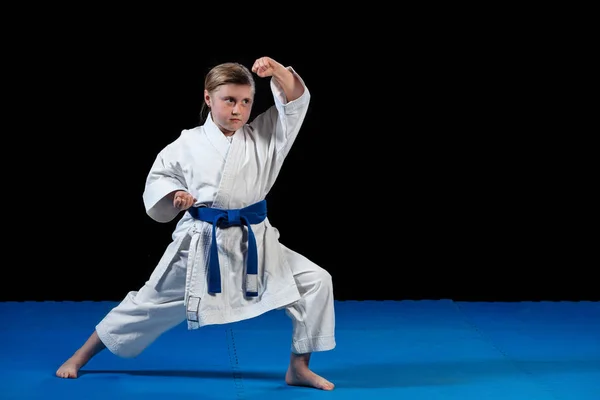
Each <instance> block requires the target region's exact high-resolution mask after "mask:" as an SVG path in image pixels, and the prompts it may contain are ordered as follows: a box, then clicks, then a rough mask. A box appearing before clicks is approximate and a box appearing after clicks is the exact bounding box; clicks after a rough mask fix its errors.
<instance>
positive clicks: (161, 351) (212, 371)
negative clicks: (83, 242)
mask: <svg viewBox="0 0 600 400" xmlns="http://www.w3.org/2000/svg"><path fill="white" fill-rule="evenodd" d="M114 305H116V303H113V302H4V303H0V399H2V400H4V399H45V400H51V399H80V400H88V399H89V400H92V399H110V400H119V399H124V400H125V399H127V400H135V399H143V400H151V399H168V400H176V399H206V400H216V399H219V400H220V399H235V400H239V399H256V400H260V399H281V400H288V399H289V400H293V399H332V400H333V399H365V400H370V399H377V400H384V399H402V400H411V399H425V400H437V399H460V400H470V399H473V400H484V399H494V400H495V399H498V400H500V399H501V400H520V399H524V400H525V399H526V400H546V399H548V400H550V399H552V400H557V399H560V400H599V399H600V303H598V302H515V303H493V302H490V303H482V302H480V303H478V302H472V303H471V302H455V301H451V300H421V301H338V302H336V307H337V308H336V318H337V320H336V327H337V334H336V336H337V348H336V349H335V350H333V351H330V352H325V353H316V354H314V355H313V357H312V360H311V367H312V369H313V370H314V371H315V372H317V373H319V374H321V375H323V376H324V377H326V378H327V379H329V380H331V381H332V382H334V383H335V384H336V389H335V390H334V391H332V392H325V391H319V390H315V389H309V388H302V387H290V386H287V385H286V384H285V382H284V375H285V371H286V368H287V364H288V361H289V349H290V339H291V323H290V320H289V319H288V318H287V316H286V315H285V314H284V313H283V311H273V312H270V313H267V314H265V315H262V316H260V317H258V318H256V319H253V320H248V321H243V322H239V323H236V324H231V325H219V326H209V327H205V328H202V329H200V330H195V331H188V330H187V329H186V326H185V324H181V325H179V326H177V327H176V328H174V329H173V330H171V331H169V332H167V333H166V334H164V335H163V336H162V337H160V338H159V339H158V341H156V342H155V343H154V344H152V346H150V347H149V348H148V349H147V350H146V351H145V352H143V353H142V354H141V355H140V356H139V357H137V358H134V359H120V358H118V357H116V356H114V355H113V354H111V353H110V352H108V351H104V352H102V353H100V354H98V355H97V356H96V357H95V358H94V359H92V361H91V362H90V363H89V364H88V365H87V366H86V367H84V368H83V369H82V373H81V376H80V377H79V378H78V379H59V378H56V377H55V375H54V373H55V371H56V369H57V368H58V367H59V366H60V364H62V362H63V361H64V360H66V358H68V357H69V356H70V355H71V354H72V353H73V351H75V350H76V348H77V347H79V346H80V345H81V344H82V343H83V341H84V340H85V339H86V338H87V337H88V336H89V334H90V333H91V329H93V327H94V326H95V324H96V323H97V322H98V320H99V319H101V318H102V317H103V316H104V314H105V313H106V312H107V311H108V310H110V308H112V307H113V306H114Z"/></svg>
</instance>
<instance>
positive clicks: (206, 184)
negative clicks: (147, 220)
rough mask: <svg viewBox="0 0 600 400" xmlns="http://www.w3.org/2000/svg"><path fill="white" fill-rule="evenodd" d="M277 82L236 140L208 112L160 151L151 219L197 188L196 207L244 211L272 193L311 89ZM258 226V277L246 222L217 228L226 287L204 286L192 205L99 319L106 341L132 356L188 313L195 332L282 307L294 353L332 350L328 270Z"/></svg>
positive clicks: (151, 186)
mask: <svg viewBox="0 0 600 400" xmlns="http://www.w3.org/2000/svg"><path fill="white" fill-rule="evenodd" d="M288 69H289V70H290V71H291V72H292V73H294V74H295V75H296V76H298V75H297V74H296V72H295V71H294V70H293V69H292V68H291V67H288ZM298 78H299V79H300V81H301V83H302V85H305V84H304V82H303V81H302V79H301V78H300V77H299V76H298ZM270 87H271V90H272V92H273V97H274V105H273V106H272V107H271V108H269V109H268V110H267V111H266V112H264V113H262V114H260V115H259V116H257V117H256V118H255V119H254V120H253V121H252V122H251V123H249V124H247V125H246V126H245V127H243V128H242V129H240V130H238V131H237V132H236V133H235V134H234V135H233V136H232V137H231V138H227V137H226V136H225V135H223V133H222V132H221V131H220V130H219V128H218V127H217V126H216V125H215V123H214V122H213V121H212V119H211V116H210V115H209V116H208V118H207V120H206V122H205V123H204V125H202V126H199V127H196V128H194V129H189V130H184V131H183V132H182V133H181V135H180V137H179V138H177V139H176V140H175V141H174V142H172V143H170V144H169V145H167V146H166V147H165V148H164V149H163V150H162V151H161V152H160V153H159V154H158V156H157V158H156V160H155V162H154V164H153V166H152V168H151V170H150V173H149V174H148V178H147V182H146V188H145V191H144V194H143V199H144V204H145V206H146V210H147V213H148V215H149V216H150V217H151V218H153V219H154V220H156V221H159V222H168V221H171V220H173V218H175V217H176V216H177V215H178V214H179V210H177V209H176V208H175V207H173V205H172V202H171V201H170V200H168V199H167V198H166V197H165V196H166V195H167V194H168V193H170V192H173V191H175V190H186V191H188V192H189V193H191V194H192V195H193V196H194V197H195V198H196V199H197V202H196V204H195V205H194V206H208V207H213V208H220V209H239V208H243V207H246V206H249V205H251V204H254V203H256V202H258V201H260V200H263V199H264V198H265V197H266V195H267V193H268V192H269V190H270V189H271V187H272V186H273V184H274V183H275V179H276V178H277V175H278V174H279V171H280V169H281V166H282V164H283V161H284V159H285V157H286V156H287V154H288V152H289V150H290V148H291V146H292V144H293V143H294V140H295V138H296V136H297V134H298V132H299V130H300V128H301V125H302V122H303V120H304V118H305V116H306V112H307V110H308V105H309V100H310V93H309V91H308V88H306V86H304V94H303V95H302V96H301V97H300V98H298V99H296V100H294V101H290V102H287V99H286V98H285V94H284V92H283V90H282V88H281V87H280V86H279V85H278V84H277V83H276V81H275V80H271V85H270ZM251 228H252V231H253V232H254V235H255V237H256V242H257V248H258V275H257V279H256V278H255V279H254V280H252V279H246V278H247V276H246V254H247V246H248V229H247V228H246V227H241V226H232V227H228V228H223V229H221V228H218V229H217V244H218V249H219V262H220V273H221V282H222V292H221V293H216V294H213V293H209V292H208V288H207V273H208V259H209V257H208V255H209V249H210V245H211V243H212V224H210V223H207V222H203V221H199V220H196V219H194V218H193V217H192V216H191V215H190V214H189V213H188V212H185V213H184V214H183V216H182V218H181V219H180V221H179V222H178V224H177V227H176V228H175V230H174V232H173V241H172V242H171V244H170V245H169V246H168V247H167V249H166V251H165V253H164V255H163V257H162V258H161V260H160V262H159V263H158V265H157V267H156V268H155V270H154V272H153V273H152V275H151V277H150V279H149V280H148V281H147V282H146V283H145V285H144V286H143V287H142V288H141V289H140V290H139V291H132V292H130V293H128V294H127V296H126V297H125V298H124V299H123V301H122V302H121V303H120V304H119V305H118V306H116V307H115V308H114V309H112V310H111V311H110V312H109V313H108V314H107V315H106V316H105V318H104V319H102V321H100V323H99V324H98V325H97V326H96V331H97V333H98V336H99V337H100V339H101V340H102V342H103V343H104V344H105V345H106V347H107V348H108V349H109V350H110V351H111V352H113V353H114V354H117V355H119V356H122V357H135V356H137V355H138V354H140V353H141V352H142V351H143V350H144V349H145V348H146V347H147V346H149V345H150V344H151V343H152V342H153V341H154V340H156V339H157V338H158V337H159V336H160V335H161V334H162V333H164V332H165V331H167V330H168V329H171V328H173V327H174V326H176V325H178V324H180V323H181V322H183V321H186V320H187V325H188V329H197V328H200V327H202V326H204V325H209V324H225V323H230V322H236V321H240V320H243V319H247V318H252V317H256V316H258V315H260V314H262V313H265V312H267V311H270V310H274V309H285V311H286V313H287V315H288V316H289V317H290V318H291V320H292V345H291V349H292V351H293V352H294V353H308V352H315V351H325V350H330V349H333V348H334V347H335V336H334V330H335V318H334V301H333V289H332V280H331V275H330V274H329V273H328V272H327V271H325V270H324V269H323V268H321V267H319V266H318V265H316V264H315V263H313V262H312V261H310V260H308V259H307V258H306V257H304V256H302V255H300V254H298V253H296V252H294V251H292V250H290V249H288V248H287V247H285V246H284V245H282V244H281V243H279V233H278V231H277V229H276V228H275V227H273V226H272V225H271V224H270V222H269V220H268V218H267V219H265V220H264V221H263V222H261V223H258V224H254V225H252V226H251ZM249 287H251V288H252V289H256V291H258V296H257V297H246V295H245V294H246V289H247V288H249Z"/></svg>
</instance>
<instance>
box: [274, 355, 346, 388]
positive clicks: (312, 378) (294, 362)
mask: <svg viewBox="0 0 600 400" xmlns="http://www.w3.org/2000/svg"><path fill="white" fill-rule="evenodd" d="M309 361H310V354H292V356H291V359H290V366H289V368H288V370H287V372H286V374H285V383H287V384H288V385H290V386H307V387H312V388H315V389H321V390H333V388H334V387H335V385H334V384H333V383H331V382H329V381H328V380H327V379H325V378H323V377H321V376H319V375H317V374H315V373H314V372H312V371H311V370H310V369H309V368H308V362H309Z"/></svg>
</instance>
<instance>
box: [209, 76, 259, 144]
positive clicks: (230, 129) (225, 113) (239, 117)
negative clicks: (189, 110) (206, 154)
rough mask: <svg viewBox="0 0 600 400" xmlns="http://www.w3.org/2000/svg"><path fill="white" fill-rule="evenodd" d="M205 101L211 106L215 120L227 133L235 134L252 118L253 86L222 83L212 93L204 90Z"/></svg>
mask: <svg viewBox="0 0 600 400" xmlns="http://www.w3.org/2000/svg"><path fill="white" fill-rule="evenodd" d="M204 101H205V102H206V104H207V105H208V107H210V113H211V116H212V119H213V121H214V122H215V124H217V126H218V127H219V129H221V132H223V133H224V134H225V135H227V136H229V135H233V134H234V133H235V131H237V130H238V129H240V128H241V127H242V126H243V125H244V124H245V123H246V122H248V119H249V118H250V112H251V111H252V101H253V95H252V87H251V86H250V85H234V84H227V85H221V86H219V87H218V88H217V90H215V91H213V92H212V93H208V92H207V91H206V90H205V91H204Z"/></svg>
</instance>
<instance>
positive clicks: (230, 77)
mask: <svg viewBox="0 0 600 400" xmlns="http://www.w3.org/2000/svg"><path fill="white" fill-rule="evenodd" d="M227 84H234V85H248V86H250V87H251V88H252V95H254V92H255V90H256V86H255V84H254V77H253V76H252V73H251V72H250V70H249V69H248V68H246V67H245V66H243V65H242V64H240V63H236V62H226V63H223V64H219V65H217V66H215V67H213V68H212V69H211V70H210V71H208V74H206V77H205V78H204V89H205V90H207V91H208V93H212V92H213V91H215V90H217V88H218V87H219V86H222V85H227ZM209 112H210V109H209V107H208V106H207V105H206V102H205V101H203V102H202V109H201V110H200V121H201V122H204V121H205V120H206V117H207V116H208V113H209Z"/></svg>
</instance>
